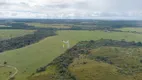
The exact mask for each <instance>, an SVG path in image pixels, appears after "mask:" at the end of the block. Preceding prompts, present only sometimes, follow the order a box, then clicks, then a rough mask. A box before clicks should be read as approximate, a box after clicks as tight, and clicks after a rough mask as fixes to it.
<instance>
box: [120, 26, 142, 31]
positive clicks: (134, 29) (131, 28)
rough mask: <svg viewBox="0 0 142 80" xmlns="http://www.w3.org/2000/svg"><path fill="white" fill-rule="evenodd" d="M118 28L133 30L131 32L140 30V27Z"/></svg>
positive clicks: (141, 29)
mask: <svg viewBox="0 0 142 80" xmlns="http://www.w3.org/2000/svg"><path fill="white" fill-rule="evenodd" d="M118 30H122V31H133V32H142V28H141V27H136V28H135V27H129V28H120V29H118Z"/></svg>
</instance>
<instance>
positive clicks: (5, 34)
mask: <svg viewBox="0 0 142 80" xmlns="http://www.w3.org/2000/svg"><path fill="white" fill-rule="evenodd" d="M33 32H34V30H19V29H18V30H16V29H11V30H8V29H1V30H0V40H5V39H10V38H14V37H20V36H24V35H27V34H32V33H33Z"/></svg>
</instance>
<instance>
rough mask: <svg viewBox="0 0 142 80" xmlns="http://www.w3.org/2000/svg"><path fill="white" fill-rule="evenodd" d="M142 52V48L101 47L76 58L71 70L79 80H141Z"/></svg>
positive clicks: (70, 67)
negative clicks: (110, 62) (97, 58)
mask: <svg viewBox="0 0 142 80" xmlns="http://www.w3.org/2000/svg"><path fill="white" fill-rule="evenodd" d="M141 52H142V48H121V47H99V48H97V49H93V50H91V53H90V55H80V57H79V58H76V59H74V61H73V63H72V64H71V65H70V66H69V70H70V71H71V72H72V74H73V75H74V76H75V77H76V78H77V80H141V78H142V77H141V76H140V75H141V74H142V72H141V69H142V67H141V66H142V63H141V62H140V59H141V56H142V53H141ZM90 57H91V58H90ZM96 57H99V59H102V60H109V61H112V63H113V64H108V63H107V62H105V61H99V60H96ZM93 58H94V59H93ZM104 58H107V59H104ZM84 62H85V63H86V64H84Z"/></svg>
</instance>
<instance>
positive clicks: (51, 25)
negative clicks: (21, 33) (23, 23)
mask: <svg viewBox="0 0 142 80" xmlns="http://www.w3.org/2000/svg"><path fill="white" fill-rule="evenodd" d="M27 24H28V25H29V26H35V27H37V28H58V29H59V28H70V27H71V26H70V25H65V24H46V23H27Z"/></svg>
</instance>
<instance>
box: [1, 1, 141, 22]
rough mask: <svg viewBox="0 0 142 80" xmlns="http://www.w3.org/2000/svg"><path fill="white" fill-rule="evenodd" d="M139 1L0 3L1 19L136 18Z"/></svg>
mask: <svg viewBox="0 0 142 80" xmlns="http://www.w3.org/2000/svg"><path fill="white" fill-rule="evenodd" d="M141 3H142V1H141V0H0V17H1V18H94V19H95V18H106V17H107V18H128V19H129V18H138V19H142V5H141Z"/></svg>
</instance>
